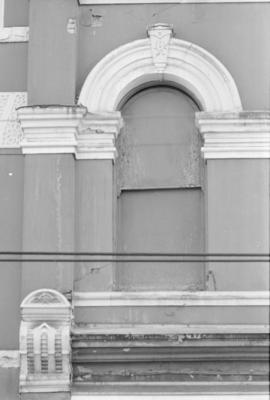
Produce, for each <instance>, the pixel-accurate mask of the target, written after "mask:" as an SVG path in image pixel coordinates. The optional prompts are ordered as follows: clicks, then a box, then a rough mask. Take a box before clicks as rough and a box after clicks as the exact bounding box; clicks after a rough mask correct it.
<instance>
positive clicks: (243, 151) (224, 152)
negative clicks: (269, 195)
mask: <svg viewBox="0 0 270 400" xmlns="http://www.w3.org/2000/svg"><path fill="white" fill-rule="evenodd" d="M196 124H197V127H198V128H199V130H200V133H201V134H202V136H203V139H204V145H203V147H202V154H203V157H204V158H205V159H233V158H234V159H235V158H236V159H237V158H238V159H245V158H246V159H247V158H267V159H268V158H270V112H267V111H252V112H249V111H242V112H235V113H230V112H228V113H227V112H226V113H207V112H199V113H197V114H196Z"/></svg>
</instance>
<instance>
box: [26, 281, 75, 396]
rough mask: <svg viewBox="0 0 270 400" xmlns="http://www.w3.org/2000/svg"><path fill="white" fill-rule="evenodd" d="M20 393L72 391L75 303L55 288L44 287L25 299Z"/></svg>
mask: <svg viewBox="0 0 270 400" xmlns="http://www.w3.org/2000/svg"><path fill="white" fill-rule="evenodd" d="M21 311H22V322H21V327H20V354H21V365H20V392H21V393H27V392H36V393H38V392H69V391H70V379H71V361H70V353H71V350H70V324H71V306H70V304H69V302H68V301H67V299H66V298H65V297H64V296H63V295H62V294H61V293H58V292H57V291H55V290H51V289H40V290H36V291H35V292H32V293H30V294H29V295H28V296H27V297H26V298H25V299H24V301H23V302H22V305H21Z"/></svg>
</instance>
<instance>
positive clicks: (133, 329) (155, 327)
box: [72, 324, 269, 335]
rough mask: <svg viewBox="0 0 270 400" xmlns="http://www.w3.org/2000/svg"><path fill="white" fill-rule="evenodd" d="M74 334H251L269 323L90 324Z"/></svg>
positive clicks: (73, 330)
mask: <svg viewBox="0 0 270 400" xmlns="http://www.w3.org/2000/svg"><path fill="white" fill-rule="evenodd" d="M72 332H73V334H74V335H85V334H89V333H91V334H93V335H95V334H108V332H109V333H110V334H133V335H147V334H153V333H155V335H159V334H160V335H162V334H166V335H174V334H176V335H177V334H185V335H186V334H192V335H194V334H198V335H199V334H241V333H242V334H244V333H246V334H249V333H256V334H260V333H266V334H267V333H269V325H255V324H254V325H253V324H252V325H246V324H245V325H237V324H227V325H220V324H218V325H214V324H213V325H192V324H189V325H173V324H168V325H160V324H143V325H142V324H136V325H129V324H123V325H117V324H115V325H113V324H99V325H97V324H94V325H91V324H88V325H86V326H84V327H83V328H82V327H77V326H74V327H73V328H72Z"/></svg>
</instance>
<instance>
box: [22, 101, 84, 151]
mask: <svg viewBox="0 0 270 400" xmlns="http://www.w3.org/2000/svg"><path fill="white" fill-rule="evenodd" d="M85 113H86V109H85V108H83V107H76V106H45V107H40V106H33V107H23V108H20V109H18V111H17V114H18V118H19V121H20V124H21V127H22V130H23V139H22V141H21V147H22V152H23V154H49V153H57V154H60V153H75V149H76V146H77V140H76V133H77V130H78V126H79V123H80V121H81V119H82V117H83V115H84V114H85Z"/></svg>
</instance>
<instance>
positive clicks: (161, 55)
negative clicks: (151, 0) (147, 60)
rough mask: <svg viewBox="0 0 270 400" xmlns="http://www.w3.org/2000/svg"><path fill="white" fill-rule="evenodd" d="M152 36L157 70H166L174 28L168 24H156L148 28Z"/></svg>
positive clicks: (151, 40)
mask: <svg viewBox="0 0 270 400" xmlns="http://www.w3.org/2000/svg"><path fill="white" fill-rule="evenodd" d="M147 33H148V36H149V37H150V42H151V49H152V57H153V63H154V65H155V67H156V70H157V72H160V73H162V72H164V70H165V68H166V66H167V59H168V51H169V44H170V39H171V37H172V36H173V28H172V26H171V25H168V24H154V25H152V26H150V27H149V28H148V30H147Z"/></svg>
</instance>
